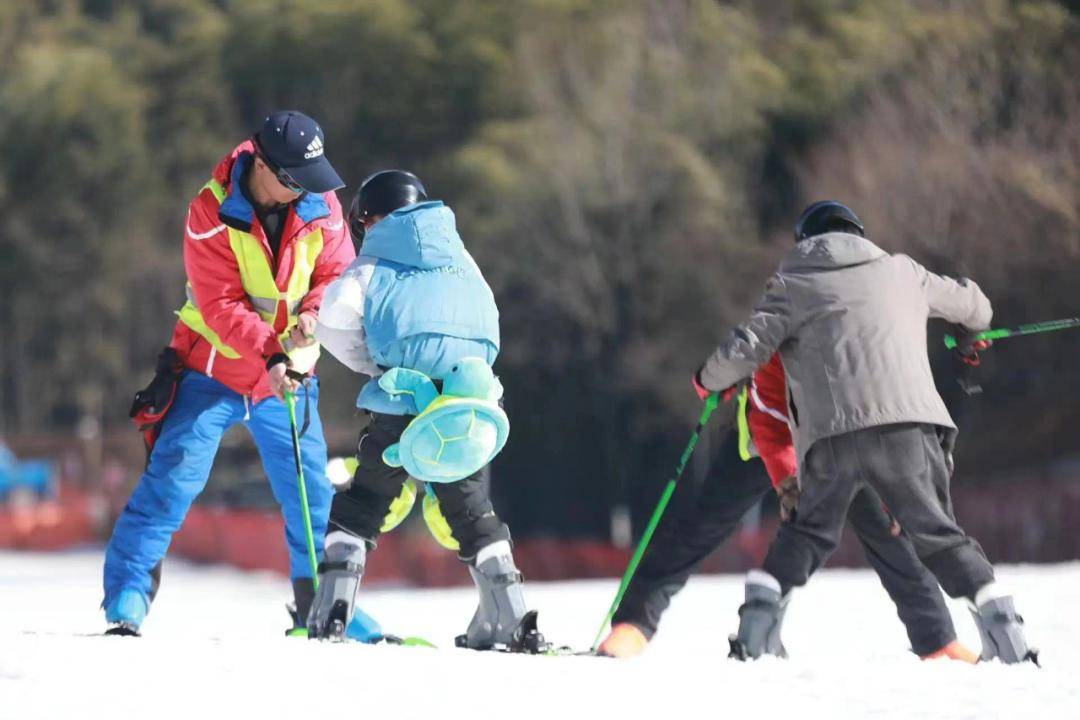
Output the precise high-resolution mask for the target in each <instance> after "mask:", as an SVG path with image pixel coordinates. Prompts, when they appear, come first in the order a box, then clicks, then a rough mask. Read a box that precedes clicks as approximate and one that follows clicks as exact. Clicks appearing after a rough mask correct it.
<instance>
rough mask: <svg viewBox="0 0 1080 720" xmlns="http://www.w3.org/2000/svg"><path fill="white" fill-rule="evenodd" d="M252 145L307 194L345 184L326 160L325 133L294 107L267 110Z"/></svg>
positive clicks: (336, 187) (341, 186)
mask: <svg viewBox="0 0 1080 720" xmlns="http://www.w3.org/2000/svg"><path fill="white" fill-rule="evenodd" d="M255 144H256V145H257V146H258V148H259V150H260V151H262V154H263V155H264V156H265V158H266V159H267V160H269V161H270V163H271V164H272V165H274V166H275V167H276V168H277V169H280V170H284V171H285V172H286V173H288V174H289V177H291V178H292V179H293V180H295V181H296V183H297V184H298V185H299V186H300V187H302V188H304V190H306V191H308V192H311V193H324V192H330V191H331V190H337V189H339V188H343V187H345V183H344V182H342V181H341V177H340V176H339V175H338V174H337V172H336V171H335V170H334V167H333V166H332V165H331V164H330V161H329V160H327V159H326V136H325V135H324V134H323V131H322V128H321V127H319V124H318V123H317V122H315V121H314V120H312V119H311V118H309V117H308V116H307V115H305V114H303V113H300V112H296V111H295V110H281V111H278V112H275V113H271V114H270V115H268V116H267V117H266V120H264V121H263V126H262V129H261V130H259V132H258V133H256V135H255Z"/></svg>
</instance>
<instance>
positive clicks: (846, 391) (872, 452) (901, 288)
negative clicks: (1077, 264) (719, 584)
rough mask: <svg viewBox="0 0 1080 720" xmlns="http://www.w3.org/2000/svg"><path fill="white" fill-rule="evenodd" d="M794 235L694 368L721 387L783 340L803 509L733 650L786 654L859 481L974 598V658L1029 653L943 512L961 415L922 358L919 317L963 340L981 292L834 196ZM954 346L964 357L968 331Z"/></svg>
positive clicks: (985, 309) (751, 581) (701, 378)
mask: <svg viewBox="0 0 1080 720" xmlns="http://www.w3.org/2000/svg"><path fill="white" fill-rule="evenodd" d="M795 239H796V245H795V247H794V248H793V249H792V250H791V251H790V252H789V253H788V254H787V256H786V257H785V258H784V260H783V261H782V262H781V264H780V268H779V270H778V271H777V273H776V274H775V275H773V277H772V278H771V279H770V280H769V282H768V284H767V286H766V290H765V296H764V298H763V299H762V300H761V302H760V303H759V304H758V305H757V307H755V309H754V311H753V314H752V315H751V316H750V318H749V319H748V320H747V321H746V322H744V323H743V324H741V325H739V326H738V327H736V328H735V329H734V330H732V331H731V333H730V334H729V335H728V337H727V338H726V339H725V340H724V342H723V343H721V345H720V346H719V347H718V348H717V350H716V352H714V353H713V354H712V356H710V357H709V359H708V360H707V361H706V362H705V364H704V365H703V366H702V368H701V369H700V370H699V371H698V375H697V378H696V380H697V382H698V383H700V384H701V385H702V386H703V387H705V388H706V389H708V390H713V391H721V390H724V389H726V388H728V387H730V386H732V385H734V384H736V383H737V382H739V381H741V380H743V379H744V378H746V377H748V376H749V375H750V374H751V373H753V371H754V370H755V369H756V368H757V367H759V366H761V365H763V364H765V363H766V362H767V361H768V360H769V358H770V357H772V355H773V353H774V352H777V351H779V352H780V355H781V357H782V359H783V364H784V368H785V371H786V374H787V384H788V388H789V393H788V404H789V408H788V409H789V418H790V423H791V430H792V435H793V438H794V442H795V448H796V454H797V457H798V458H799V468H800V473H799V475H800V477H799V485H800V491H801V497H800V499H799V505H798V511H797V513H796V514H795V517H794V519H793V520H792V521H791V522H787V523H784V524H783V526H782V527H781V530H780V533H779V534H778V535H777V538H776V540H775V541H774V542H773V545H772V546H771V547H770V549H769V553H768V555H767V556H766V558H765V562H764V564H763V571H754V572H753V573H751V575H750V576H749V577H748V579H747V585H746V603H745V604H744V605H743V606H742V608H740V610H739V614H740V617H741V621H740V627H739V633H738V635H737V636H733V637H732V653H733V656H737V657H747V656H749V657H757V656H759V655H761V654H763V653H772V654H784V649H783V645H782V643H781V642H780V623H781V620H782V618H783V613H784V609H785V607H786V604H787V602H788V599H789V592H790V590H791V589H792V588H793V587H797V586H800V585H803V584H805V583H806V581H807V580H808V578H809V577H810V575H811V574H812V573H813V572H814V571H815V570H817V568H819V567H820V566H821V565H822V564H823V563H824V562H825V560H826V559H827V558H828V557H829V555H830V554H831V553H832V552H833V551H834V550H835V549H836V546H837V544H838V542H839V540H840V534H841V531H842V529H843V525H844V518H845V516H846V514H847V509H848V505H849V504H850V502H851V500H852V498H853V497H854V495H855V493H856V492H857V491H858V490H859V489H860V488H861V487H863V486H864V485H869V486H871V487H872V488H873V489H874V490H876V491H877V492H878V494H879V495H880V496H881V497H882V499H883V500H884V502H885V504H886V505H887V506H888V508H889V510H890V511H891V513H892V514H893V516H894V517H896V519H897V520H898V521H899V523H900V525H901V526H902V527H903V529H904V531H905V532H906V533H907V534H908V535H909V537H910V538H911V541H912V544H913V545H914V546H915V551H916V553H917V554H918V555H919V558H920V559H921V560H922V561H923V563H924V564H925V565H926V567H927V568H928V569H929V570H930V571H931V572H932V573H933V574H934V575H935V576H936V577H937V579H938V582H940V583H941V585H942V587H943V588H944V590H945V592H946V593H948V594H949V595H950V596H951V597H954V598H965V599H967V601H968V602H969V604H970V606H971V609H972V614H973V616H974V618H975V621H976V623H977V624H978V626H979V629H980V633H981V636H982V640H983V652H982V657H983V659H990V658H993V657H999V658H1001V659H1002V660H1003V661H1005V662H1020V661H1023V660H1027V659H1034V658H1035V654H1034V652H1033V651H1031V650H1030V649H1029V648H1028V646H1027V643H1026V641H1025V639H1024V634H1023V627H1022V620H1021V618H1020V617H1019V615H1017V614H1016V611H1015V610H1014V607H1013V600H1012V597H1011V596H1009V595H1007V594H1005V593H1003V592H1002V591H1001V590H1000V589H999V588H998V586H997V584H996V583H995V582H994V570H993V567H992V566H991V565H990V563H989V561H988V560H987V559H986V555H985V554H984V553H983V551H982V548H981V547H980V546H979V544H978V543H977V542H976V541H975V540H974V539H973V538H971V537H968V535H966V534H965V533H964V531H963V530H962V529H961V528H960V526H959V525H957V523H956V518H955V516H954V515H953V510H952V502H951V500H950V497H949V481H950V476H951V474H952V459H951V447H952V443H953V440H954V438H955V435H956V425H955V424H954V423H953V420H952V418H951V417H950V416H949V413H948V411H947V410H946V408H945V403H944V402H943V401H942V399H941V397H940V396H939V395H938V393H937V390H936V388H935V386H934V380H933V376H932V374H931V372H930V363H929V360H928V357H927V348H926V321H927V319H928V318H931V317H937V318H944V319H945V320H948V321H949V322H952V323H955V324H957V325H960V326H962V327H963V328H964V330H965V331H966V332H967V333H968V334H969V337H970V333H973V332H976V331H980V330H983V329H985V328H987V327H989V325H990V319H991V316H992V309H991V307H990V302H989V300H987V298H986V296H985V295H984V294H983V293H982V291H981V290H980V289H979V287H978V286H977V285H976V284H975V283H973V282H971V281H970V280H966V279H961V280H953V279H951V278H948V277H944V276H940V275H935V274H934V273H931V272H929V271H927V270H926V269H925V268H923V267H922V266H921V265H919V264H918V263H917V262H915V261H914V260H912V259H911V258H910V257H907V256H906V255H890V254H888V253H886V252H885V251H884V250H882V249H881V248H879V247H878V246H877V245H875V244H874V243H872V242H870V241H869V240H868V239H866V237H865V236H864V230H863V226H862V223H861V222H860V221H859V219H858V217H856V215H855V213H853V212H852V211H851V210H850V209H849V208H847V207H845V206H844V205H842V204H840V203H837V202H833V201H826V202H819V203H814V204H813V205H811V206H810V207H808V208H807V209H806V210H805V211H804V212H803V214H802V216H801V217H800V219H799V221H798V223H797V224H796V227H795ZM962 348H963V345H962ZM963 352H965V353H968V354H970V353H972V352H974V350H973V349H972V345H971V343H970V342H969V343H967V346H966V348H963ZM796 534H799V535H802V536H804V537H803V542H802V543H798V544H797V545H799V546H801V547H803V548H805V547H811V548H813V551H812V552H811V553H809V554H808V553H807V552H806V551H805V550H802V551H799V552H792V551H791V550H789V548H790V547H792V546H794V545H796V543H793V542H792V537H793V536H795V535H796ZM807 538H809V539H811V540H812V542H811V543H807V542H806V539H807Z"/></svg>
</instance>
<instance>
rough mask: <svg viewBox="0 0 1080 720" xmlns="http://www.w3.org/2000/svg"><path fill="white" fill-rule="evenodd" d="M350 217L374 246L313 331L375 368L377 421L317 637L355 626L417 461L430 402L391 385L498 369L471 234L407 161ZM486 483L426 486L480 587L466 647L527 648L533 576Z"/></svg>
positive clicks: (369, 397) (340, 514)
mask: <svg viewBox="0 0 1080 720" xmlns="http://www.w3.org/2000/svg"><path fill="white" fill-rule="evenodd" d="M349 227H350V229H351V230H352V232H353V236H354V238H355V239H362V240H363V244H362V246H361V248H360V253H359V256H358V257H357V259H356V261H355V262H354V263H353V264H352V265H351V266H350V267H349V268H348V269H347V270H346V271H345V272H344V273H343V274H342V276H341V278H339V279H338V280H337V281H336V282H335V283H334V284H333V285H332V286H331V287H330V288H329V290H328V291H327V295H326V300H325V301H324V303H323V305H322V309H321V311H320V313H319V322H318V325H317V328H316V337H317V338H318V339H319V341H320V342H321V343H322V344H323V347H325V348H326V349H327V350H328V351H329V352H331V353H332V354H333V355H334V356H335V357H337V358H338V359H339V360H340V361H341V362H342V363H343V364H345V365H346V366H348V367H349V368H350V369H352V370H354V371H356V372H359V373H363V374H365V375H370V376H372V378H373V379H372V380H371V381H370V382H368V383H367V384H366V385H365V386H364V387H363V389H362V391H361V392H360V395H359V397H358V398H357V407H359V408H361V409H362V410H364V411H365V412H366V414H367V415H368V416H369V418H370V422H369V424H368V426H367V428H366V429H365V430H364V431H363V432H362V433H361V435H360V441H359V444H358V446H357V460H358V463H359V465H358V467H357V470H356V473H355V475H354V477H353V480H352V484H351V486H349V488H348V489H347V490H344V491H342V492H339V493H338V494H337V495H336V496H335V497H334V500H333V503H332V505H331V510H330V528H329V532H328V533H327V536H326V555H325V560H324V562H323V563H322V564H321V565H320V569H319V582H320V585H319V590H318V592H317V594H316V598H315V601H314V603H313V604H312V607H311V614H310V616H309V619H308V623H309V629H310V633H311V635H310V636H311V637H318V638H335V637H337V638H339V637H341V635H342V634H343V632H344V631H345V629H346V628H348V629H349V630H348V632H349V635H350V636H353V635H354V628H353V627H350V623H351V622H352V621H353V618H354V614H355V613H354V603H355V599H356V592H357V589H358V587H359V584H360V580H361V577H362V576H363V572H364V564H365V562H366V559H367V554H368V552H369V551H370V550H372V549H374V547H375V541H376V538H377V537H378V536H379V533H380V528H381V527H383V524H384V521H386V519H387V516H388V513H389V511H390V506H391V503H392V502H393V501H394V500H395V499H396V498H397V497H398V496H399V493H401V491H402V486H403V484H404V483H405V482H406V481H407V480H408V479H409V475H410V471H409V470H408V467H409V466H408V463H407V462H405V467H401V465H402V461H399V460H397V456H398V445H399V443H400V444H402V445H404V444H405V443H404V440H403V437H402V436H403V433H405V431H406V430H407V429H408V428H410V425H411V424H413V422H414V420H416V418H417V415H419V414H421V411H423V410H424V408H423V407H420V405H421V404H422V403H421V400H420V393H419V392H413V391H412V390H408V391H402V392H398V393H395V392H393V390H394V386H393V384H388V383H387V381H388V380H389V379H391V377H393V378H395V379H397V378H408V377H419V378H421V379H422V384H425V385H428V386H430V388H431V389H430V390H429V393H430V394H433V395H434V394H437V392H438V391H441V390H444V387H443V384H444V383H447V384H449V383H450V382H451V380H450V378H451V375H452V374H453V373H456V372H457V371H458V370H460V369H461V368H463V367H464V366H465V365H467V364H468V362H469V360H468V359H472V362H473V363H476V364H479V365H480V366H481V369H482V370H483V371H485V372H487V373H488V374H489V375H490V369H489V368H490V365H491V364H492V363H494V361H495V357H496V355H497V354H498V352H499V314H498V309H497V308H496V306H495V298H494V295H493V294H492V292H491V289H490V288H489V287H488V285H487V283H486V281H485V280H484V277H483V275H482V274H481V272H480V269H479V267H478V266H477V265H476V263H475V262H474V261H473V259H472V257H471V256H470V255H469V253H468V252H467V251H466V249H465V246H464V245H463V244H462V241H461V238H460V236H459V235H458V232H457V229H456V227H455V221H454V214H453V212H452V211H451V210H450V208H449V207H446V206H445V205H444V204H443V203H442V202H440V201H438V200H430V201H429V200H428V199H427V194H426V191H425V190H424V186H423V184H422V183H421V182H420V180H419V178H417V177H416V176H415V175H413V174H412V173H409V172H404V171H401V170H384V171H382V172H378V173H375V174H374V175H372V176H370V177H369V178H367V179H366V180H365V181H364V183H363V185H362V186H361V187H360V190H359V191H358V192H357V194H356V197H355V198H354V199H353V203H352V207H351V209H350V211H349ZM495 382H496V384H497V381H495ZM499 394H501V392H500V393H499ZM493 397H497V396H493ZM423 404H426V402H425V403H423ZM498 413H501V410H498ZM447 442H449V440H447ZM388 461H390V462H388ZM412 474H414V475H418V474H421V472H420V471H419V470H417V471H416V472H413V473H412ZM418 479H421V480H422V479H425V478H423V477H418ZM436 479H438V478H436ZM488 485H489V481H488V471H487V467H486V464H485V466H484V467H481V468H479V469H478V470H476V471H475V472H472V473H471V474H470V475H469V476H468V477H465V478H464V479H461V480H458V481H456V482H429V483H428V484H427V492H428V493H434V496H435V497H436V498H437V499H438V504H439V508H440V509H441V512H442V515H443V516H444V517H445V520H446V522H447V523H448V525H449V528H450V531H451V533H452V541H453V543H454V544H456V545H457V546H458V548H459V549H458V556H459V557H460V558H461V560H462V561H463V562H465V563H467V565H468V568H469V572H470V574H471V575H472V577H473V580H474V582H475V583H476V587H477V589H478V591H479V593H480V604H479V608H478V609H477V611H476V614H475V616H474V617H473V619H472V622H471V623H470V624H469V626H468V629H467V630H466V632H465V634H464V635H463V636H462V637H460V638H459V639H458V642H459V644H461V645H464V646H467V647H470V648H476V649H490V648H493V647H503V648H509V649H521V648H520V645H521V641H522V639H523V637H522V636H523V635H524V634H525V632H526V631H527V630H529V628H526V627H523V625H525V624H527V623H523V621H524V620H525V618H526V611H525V600H524V596H523V594H522V577H521V574H520V573H519V572H518V570H517V567H516V566H515V564H514V558H513V556H512V554H511V546H510V532H509V530H508V529H507V527H506V525H505V524H504V523H503V522H502V520H500V519H499V517H498V516H497V515H496V514H495V510H494V508H493V507H492V504H491V500H490V499H489V496H488ZM357 617H360V618H362V617H363V616H362V614H358V615H357ZM361 632H362V628H361ZM533 637H536V635H535V633H533Z"/></svg>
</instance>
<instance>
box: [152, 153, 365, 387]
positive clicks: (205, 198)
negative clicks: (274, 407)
mask: <svg viewBox="0 0 1080 720" xmlns="http://www.w3.org/2000/svg"><path fill="white" fill-rule="evenodd" d="M253 152H254V146H253V145H252V143H251V141H250V140H249V141H247V142H244V143H242V144H241V145H239V146H238V147H236V148H235V149H234V150H233V151H232V152H231V153H229V154H228V155H227V156H226V157H225V158H224V159H223V160H222V161H221V162H220V163H218V166H217V167H216V168H214V172H213V179H214V180H217V181H218V182H219V183H221V185H222V186H223V187H224V189H225V192H226V193H227V195H226V197H225V198H224V200H223V201H222V202H218V200H217V198H216V197H215V196H214V193H213V191H212V190H211V189H210V188H208V187H204V188H203V189H202V190H201V191H200V192H199V194H198V195H197V196H196V197H195V199H194V200H192V202H191V205H190V206H189V208H188V216H187V222H186V226H185V228H184V270H185V271H186V273H187V279H188V282H189V283H190V284H191V291H192V292H193V293H194V296H195V299H196V300H197V302H198V307H199V310H200V312H201V313H202V316H203V318H204V319H205V321H206V324H207V325H208V326H209V327H210V329H211V330H213V331H214V332H215V333H217V335H218V336H220V338H221V339H222V340H223V341H224V342H225V343H227V344H228V345H229V346H231V347H232V348H234V349H235V350H236V352H238V353H239V354H240V357H239V358H235V359H230V358H227V357H225V356H224V355H222V354H221V353H212V352H211V351H212V349H213V347H212V346H211V344H210V342H209V341H207V340H206V339H205V338H203V336H202V335H200V334H199V333H197V332H195V331H194V330H192V329H191V328H189V327H188V326H187V325H185V324H184V323H183V322H177V323H176V327H175V329H174V330H173V337H172V341H171V342H170V345H171V346H172V347H173V348H174V349H175V350H176V351H177V353H178V354H179V355H180V359H181V361H182V362H183V364H184V366H185V367H188V368H191V369H192V370H197V371H198V372H201V373H204V374H206V375H210V376H211V377H213V378H214V379H216V380H218V381H220V382H221V383H223V384H224V385H226V386H227V387H229V388H230V389H232V390H235V391H236V392H238V393H240V394H242V395H249V396H251V399H252V401H253V402H258V401H259V400H262V399H264V398H266V397H268V396H270V394H271V393H270V387H269V383H268V380H267V374H266V361H267V360H268V359H269V358H270V356H272V355H274V354H276V353H280V352H283V348H282V346H281V342H280V340H279V338H278V336H279V335H280V334H281V333H283V332H284V331H285V330H286V327H287V324H288V317H289V313H288V308H286V303H284V302H279V303H278V309H277V317H276V319H275V321H274V324H273V326H271V325H270V324H269V323H267V322H266V321H265V320H263V319H262V318H261V317H259V315H258V313H257V312H256V310H255V308H254V307H253V306H252V304H251V301H250V300H249V299H248V297H247V294H246V293H245V291H244V287H243V285H242V283H241V278H240V269H239V266H238V263H237V258H236V255H235V253H234V252H233V250H232V247H231V246H230V243H229V232H228V228H233V229H236V230H241V231H243V232H247V233H251V234H252V235H253V236H254V237H255V238H257V239H258V240H260V241H261V243H262V246H263V249H264V250H265V252H266V257H267V259H268V260H269V262H270V266H271V267H272V268H273V269H274V281H275V283H276V284H277V286H278V289H279V290H281V291H285V290H286V289H287V288H288V285H289V278H290V277H291V276H292V273H293V265H294V263H295V261H296V253H295V246H296V241H297V239H298V238H301V237H303V236H305V235H308V234H309V233H312V232H314V231H315V230H321V231H322V237H323V246H322V250H321V251H320V252H319V254H318V256H317V257H316V259H315V263H314V268H313V269H312V271H311V279H310V286H309V288H308V291H307V294H306V295H305V296H304V298H303V300H302V302H301V303H300V308H299V313H303V312H313V313H316V314H317V313H318V311H319V306H320V305H321V303H322V297H323V293H324V292H325V291H326V287H327V285H329V284H330V282H331V281H333V280H334V279H335V278H337V276H338V275H340V274H341V272H342V271H343V270H344V269H345V268H346V267H348V266H349V264H350V263H351V262H352V261H353V259H354V258H355V257H356V251H355V250H354V249H353V244H352V239H351V237H350V235H349V230H348V227H347V226H346V224H345V222H344V220H343V219H342V214H341V204H340V203H339V202H338V199H337V196H336V195H335V194H334V193H333V192H328V193H323V194H322V195H316V194H311V193H308V194H305V195H302V196H301V197H300V198H299V199H297V200H296V201H295V202H293V203H292V205H291V206H290V208H289V214H288V216H287V218H286V221H285V228H284V231H283V232H282V235H281V245H280V246H279V248H278V257H277V258H276V259H275V258H274V257H273V253H272V252H271V249H270V245H269V243H268V242H267V240H266V234H265V232H264V231H263V228H262V224H261V223H260V222H259V221H258V219H257V218H256V217H255V213H254V208H253V207H252V206H251V203H249V202H248V201H247V200H246V199H245V198H244V195H243V193H242V192H240V189H239V187H238V186H239V184H240V183H239V179H240V177H241V175H242V172H241V171H242V169H243V168H244V167H246V166H247V164H248V163H250V162H251V161H252V157H253ZM275 261H276V264H275ZM299 313H298V314H299Z"/></svg>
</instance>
